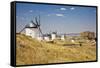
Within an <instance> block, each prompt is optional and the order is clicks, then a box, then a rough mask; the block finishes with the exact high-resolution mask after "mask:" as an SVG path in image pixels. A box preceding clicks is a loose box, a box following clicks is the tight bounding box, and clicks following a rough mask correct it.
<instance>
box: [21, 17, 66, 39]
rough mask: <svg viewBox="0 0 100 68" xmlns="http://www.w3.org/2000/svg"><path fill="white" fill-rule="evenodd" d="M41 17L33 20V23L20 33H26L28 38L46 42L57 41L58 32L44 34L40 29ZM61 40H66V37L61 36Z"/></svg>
mask: <svg viewBox="0 0 100 68" xmlns="http://www.w3.org/2000/svg"><path fill="white" fill-rule="evenodd" d="M40 26H41V24H40V16H38V17H35V18H34V20H31V22H30V23H29V24H27V25H25V27H24V28H23V29H22V30H21V31H20V32H19V33H21V32H23V31H25V35H26V36H31V37H32V38H35V39H38V40H39V41H41V40H46V41H51V40H54V39H57V32H52V33H51V34H43V33H42V30H41V28H40ZM61 40H65V38H64V35H62V36H61Z"/></svg>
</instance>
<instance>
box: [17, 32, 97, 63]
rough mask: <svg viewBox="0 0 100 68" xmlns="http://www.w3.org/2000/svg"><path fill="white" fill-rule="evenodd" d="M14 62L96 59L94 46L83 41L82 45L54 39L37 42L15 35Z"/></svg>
mask: <svg viewBox="0 0 100 68" xmlns="http://www.w3.org/2000/svg"><path fill="white" fill-rule="evenodd" d="M16 40H17V41H16V42H17V45H16V64H17V65H27V64H47V63H61V62H78V61H94V60H96V46H91V45H90V43H84V44H82V46H79V45H76V46H63V45H62V44H65V43H68V42H63V41H58V40H55V43H47V42H45V41H42V42H39V41H38V40H36V39H32V38H31V37H27V36H25V35H21V34H19V35H16Z"/></svg>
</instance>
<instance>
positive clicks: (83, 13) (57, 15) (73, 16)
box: [16, 3, 96, 33]
mask: <svg viewBox="0 0 100 68" xmlns="http://www.w3.org/2000/svg"><path fill="white" fill-rule="evenodd" d="M38 15H40V18H41V29H42V32H43V33H49V32H54V31H57V32H58V33H80V32H83V31H93V32H96V8H95V7H79V6H62V5H44V4H29V3H17V4H16V26H17V27H16V28H17V32H19V31H20V30H21V29H22V28H23V27H24V26H25V25H26V24H28V23H30V21H31V20H32V19H33V18H34V17H36V16H38Z"/></svg>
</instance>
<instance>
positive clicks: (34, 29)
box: [20, 16, 43, 38]
mask: <svg viewBox="0 0 100 68" xmlns="http://www.w3.org/2000/svg"><path fill="white" fill-rule="evenodd" d="M34 19H35V22H34V21H33V20H31V23H29V24H27V25H25V27H24V28H23V29H22V30H21V31H20V33H21V32H22V31H23V30H25V34H26V35H28V36H31V37H32V38H36V37H37V33H39V34H41V35H42V36H43V33H42V30H41V28H40V26H41V24H40V16H39V17H35V18H34Z"/></svg>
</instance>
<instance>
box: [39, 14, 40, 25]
mask: <svg viewBox="0 0 100 68" xmlns="http://www.w3.org/2000/svg"><path fill="white" fill-rule="evenodd" d="M39 25H40V15H39Z"/></svg>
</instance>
